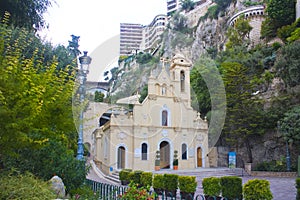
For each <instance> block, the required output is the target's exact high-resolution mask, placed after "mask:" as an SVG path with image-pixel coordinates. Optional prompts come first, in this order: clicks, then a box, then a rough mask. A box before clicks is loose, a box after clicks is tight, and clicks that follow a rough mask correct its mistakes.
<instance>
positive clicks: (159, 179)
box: [153, 174, 164, 189]
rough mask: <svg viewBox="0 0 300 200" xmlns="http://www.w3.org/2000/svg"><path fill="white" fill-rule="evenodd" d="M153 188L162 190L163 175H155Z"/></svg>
mask: <svg viewBox="0 0 300 200" xmlns="http://www.w3.org/2000/svg"><path fill="white" fill-rule="evenodd" d="M153 188H155V189H164V175H162V174H155V175H154V177H153Z"/></svg>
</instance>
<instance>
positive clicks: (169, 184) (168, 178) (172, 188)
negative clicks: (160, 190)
mask: <svg viewBox="0 0 300 200" xmlns="http://www.w3.org/2000/svg"><path fill="white" fill-rule="evenodd" d="M163 182H164V190H165V193H166V197H171V198H174V197H176V192H177V188H178V175H177V174H164V181H163Z"/></svg>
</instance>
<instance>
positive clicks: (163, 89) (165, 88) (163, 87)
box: [161, 84, 167, 96]
mask: <svg viewBox="0 0 300 200" xmlns="http://www.w3.org/2000/svg"><path fill="white" fill-rule="evenodd" d="M161 95H162V96H165V95H167V86H166V85H165V84H164V85H163V86H162V87H161Z"/></svg>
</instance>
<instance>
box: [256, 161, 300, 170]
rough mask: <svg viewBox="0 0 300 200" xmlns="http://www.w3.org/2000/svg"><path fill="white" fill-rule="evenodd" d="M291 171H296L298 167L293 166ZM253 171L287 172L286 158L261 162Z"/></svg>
mask: <svg viewBox="0 0 300 200" xmlns="http://www.w3.org/2000/svg"><path fill="white" fill-rule="evenodd" d="M291 170H292V171H296V166H294V165H292V166H291ZM253 171H269V172H286V171H287V169H286V158H285V157H282V158H281V159H280V160H271V161H263V162H260V163H258V164H257V165H256V166H255V167H253Z"/></svg>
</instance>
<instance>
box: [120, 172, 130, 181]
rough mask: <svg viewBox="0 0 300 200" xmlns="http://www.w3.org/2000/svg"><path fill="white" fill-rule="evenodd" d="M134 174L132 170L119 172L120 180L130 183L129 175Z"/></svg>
mask: <svg viewBox="0 0 300 200" xmlns="http://www.w3.org/2000/svg"><path fill="white" fill-rule="evenodd" d="M130 172H132V170H131V169H122V170H121V171H120V172H119V179H120V180H121V181H129V173H130Z"/></svg>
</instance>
